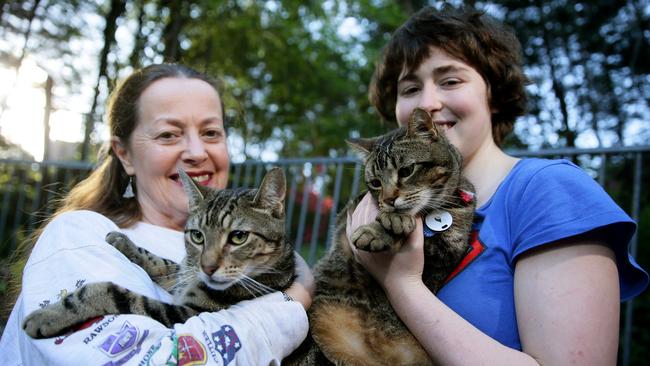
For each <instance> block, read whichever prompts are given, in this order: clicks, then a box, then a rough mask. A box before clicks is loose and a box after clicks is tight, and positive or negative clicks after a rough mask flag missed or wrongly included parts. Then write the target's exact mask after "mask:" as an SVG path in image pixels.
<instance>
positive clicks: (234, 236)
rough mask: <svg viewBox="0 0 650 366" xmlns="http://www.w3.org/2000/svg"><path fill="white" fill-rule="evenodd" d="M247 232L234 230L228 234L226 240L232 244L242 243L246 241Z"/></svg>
mask: <svg viewBox="0 0 650 366" xmlns="http://www.w3.org/2000/svg"><path fill="white" fill-rule="evenodd" d="M247 238H248V233H247V232H246V231H240V230H235V231H233V232H231V233H230V235H229V236H228V241H229V242H230V243H232V244H234V245H242V244H244V243H245V242H246V239H247Z"/></svg>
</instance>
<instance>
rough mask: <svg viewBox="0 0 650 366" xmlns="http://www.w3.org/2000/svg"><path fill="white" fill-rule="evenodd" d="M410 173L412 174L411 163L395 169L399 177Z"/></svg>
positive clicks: (404, 176)
mask: <svg viewBox="0 0 650 366" xmlns="http://www.w3.org/2000/svg"><path fill="white" fill-rule="evenodd" d="M411 174H413V164H411V165H407V166H404V167H401V168H399V170H398V171H397V175H399V177H400V178H406V177H408V176H409V175H411Z"/></svg>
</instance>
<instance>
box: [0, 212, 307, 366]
mask: <svg viewBox="0 0 650 366" xmlns="http://www.w3.org/2000/svg"><path fill="white" fill-rule="evenodd" d="M115 230H118V231H122V232H124V233H125V234H126V235H128V236H129V237H130V238H131V239H132V240H133V242H134V243H136V244H138V245H140V246H142V247H144V248H145V249H147V250H149V251H150V252H152V253H154V254H156V255H158V256H161V257H164V258H167V259H170V260H173V261H175V262H180V261H181V259H182V258H183V256H184V255H185V247H184V243H183V233H181V232H178V231H174V230H169V229H166V228H161V227H158V226H154V225H150V224H146V223H138V224H137V225H134V226H133V227H131V228H128V229H119V228H118V227H117V226H116V225H115V224H114V223H113V222H112V221H111V220H109V219H107V218H106V217H104V216H102V215H100V214H98V213H95V212H91V211H73V212H68V213H64V214H62V215H59V216H58V217H57V218H55V219H54V220H53V221H52V222H51V223H50V224H49V225H47V227H46V228H45V230H44V232H43V234H42V235H41V237H40V238H39V239H38V241H37V243H36V245H35V247H34V250H33V251H32V254H31V255H30V257H29V260H28V261H27V265H26V266H25V269H24V273H23V287H22V292H21V294H20V296H19V298H18V301H17V302H16V305H15V306H14V309H13V311H12V312H11V316H10V317H9V321H8V322H7V326H6V328H5V330H4V334H3V335H2V339H1V340H0V365H2V366H11V365H168V364H178V365H184V364H197V365H198V364H205V365H279V364H280V361H281V360H282V358H284V357H285V356H287V355H288V354H289V353H291V351H292V350H293V349H295V348H296V347H298V345H300V343H301V342H302V340H303V339H304V338H305V337H306V335H307V330H308V322H307V314H306V312H305V310H304V309H303V307H302V305H300V304H299V303H297V302H292V301H285V300H284V298H283V296H282V294H281V293H279V292H276V293H272V294H269V295H265V296H262V297H259V298H256V299H254V300H249V301H243V302H241V303H239V304H236V305H233V306H231V307H230V308H228V309H226V310H222V311H218V312H214V313H201V314H199V315H197V316H194V317H192V318H190V319H189V320H187V321H186V322H185V323H182V324H176V325H175V326H174V327H173V328H172V329H170V328H166V327H165V326H163V325H162V324H160V323H158V322H157V321H155V320H153V319H151V318H148V317H145V316H140V315H105V316H103V317H100V318H98V319H95V320H93V321H89V322H88V323H87V324H85V325H84V326H85V328H83V329H80V330H77V331H76V332H74V333H69V334H67V335H64V336H60V337H56V338H49V339H40V340H35V339H32V338H30V337H29V336H27V335H26V334H25V332H23V330H22V328H21V324H22V320H23V318H24V317H25V316H26V315H28V314H29V313H31V312H32V311H33V310H36V309H39V308H41V307H44V306H45V305H46V304H48V303H54V302H57V301H59V300H60V299H61V297H62V296H64V295H65V294H66V293H68V292H71V291H74V290H75V289H76V288H78V287H80V286H81V285H83V284H86V283H92V282H103V281H111V282H114V283H116V284H119V285H121V286H123V287H126V288H128V289H130V290H132V291H135V292H137V293H140V294H143V295H145V296H148V297H151V298H154V299H158V300H161V301H164V302H168V303H170V302H171V301H172V297H171V295H170V294H169V293H167V292H166V291H165V290H164V289H162V288H161V287H160V286H158V285H157V284H156V283H154V282H153V281H152V280H151V279H150V278H149V276H148V275H147V273H146V272H144V270H142V268H140V267H139V266H137V265H135V264H133V263H131V262H130V261H129V260H128V259H127V258H126V257H125V256H123V255H122V254H121V253H120V252H119V251H117V250H116V249H115V248H113V247H112V246H111V245H109V244H107V243H106V242H105V241H104V237H105V236H106V234H107V233H108V232H109V231H115Z"/></svg>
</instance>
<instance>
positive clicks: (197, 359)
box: [178, 335, 208, 366]
mask: <svg viewBox="0 0 650 366" xmlns="http://www.w3.org/2000/svg"><path fill="white" fill-rule="evenodd" d="M207 360H208V359H207V354H206V352H205V347H203V344H202V343H201V342H199V341H198V340H197V339H196V338H194V337H192V336H191V335H180V336H179V337H178V365H186V366H193V365H204V364H205V363H206V361H207Z"/></svg>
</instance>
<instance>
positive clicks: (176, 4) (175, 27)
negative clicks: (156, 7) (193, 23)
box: [162, 0, 188, 62]
mask: <svg viewBox="0 0 650 366" xmlns="http://www.w3.org/2000/svg"><path fill="white" fill-rule="evenodd" d="M168 8H169V20H168V22H167V24H166V25H165V29H164V30H163V35H162V36H163V40H164V42H165V51H164V53H163V59H164V60H165V62H178V61H179V59H180V53H181V52H180V51H181V47H180V41H179V37H180V34H181V30H182V29H183V25H184V24H185V22H186V21H187V16H188V14H187V6H186V4H185V2H184V1H182V0H172V1H170V2H169V6H168Z"/></svg>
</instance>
